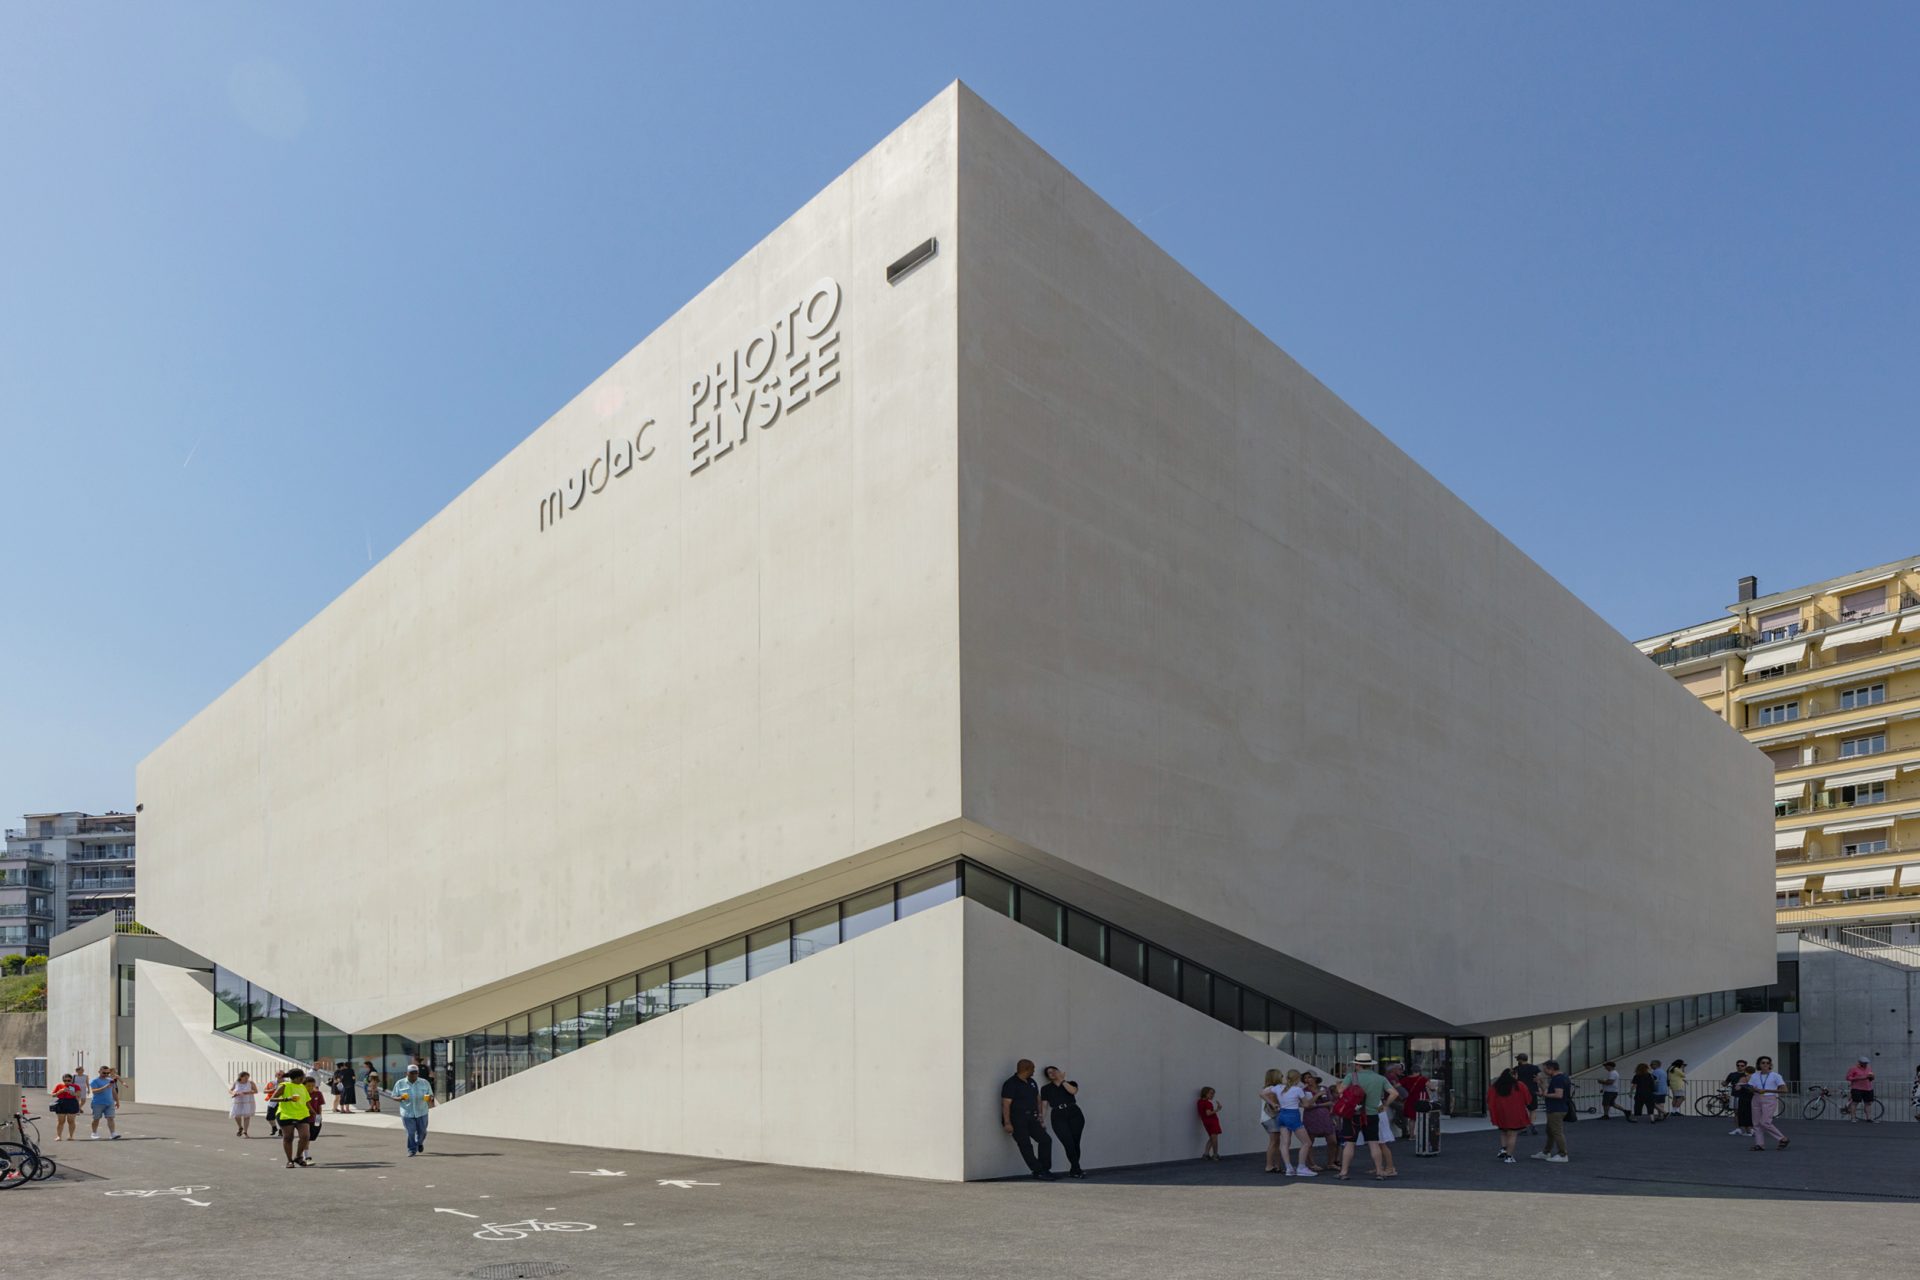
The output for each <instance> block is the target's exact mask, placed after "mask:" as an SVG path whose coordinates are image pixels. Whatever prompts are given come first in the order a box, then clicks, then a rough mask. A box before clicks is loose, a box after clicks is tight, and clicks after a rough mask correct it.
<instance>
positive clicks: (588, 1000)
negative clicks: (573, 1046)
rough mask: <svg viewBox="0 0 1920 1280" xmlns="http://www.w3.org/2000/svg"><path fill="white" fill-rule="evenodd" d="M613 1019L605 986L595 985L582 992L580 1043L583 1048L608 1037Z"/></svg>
mask: <svg viewBox="0 0 1920 1280" xmlns="http://www.w3.org/2000/svg"><path fill="white" fill-rule="evenodd" d="M612 1021H613V1019H612V1016H611V1011H610V1010H609V1009H608V1008H607V989H606V988H605V987H594V988H593V989H592V990H589V991H582V992H581V993H580V1044H581V1046H582V1047H583V1048H584V1047H585V1046H587V1045H590V1044H598V1043H600V1041H602V1040H604V1039H606V1038H607V1029H608V1027H609V1025H611V1023H612Z"/></svg>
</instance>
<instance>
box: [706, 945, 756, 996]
mask: <svg viewBox="0 0 1920 1280" xmlns="http://www.w3.org/2000/svg"><path fill="white" fill-rule="evenodd" d="M746 980H747V940H746V939H745V938H733V939H731V940H729V941H727V942H723V943H721V944H720V945H719V946H717V947H709V948H708V949H707V991H708V993H709V994H711V995H716V996H717V995H719V994H720V993H721V992H722V991H730V990H732V989H733V988H734V987H737V986H739V985H740V984H741V983H743V982H745V981H746Z"/></svg>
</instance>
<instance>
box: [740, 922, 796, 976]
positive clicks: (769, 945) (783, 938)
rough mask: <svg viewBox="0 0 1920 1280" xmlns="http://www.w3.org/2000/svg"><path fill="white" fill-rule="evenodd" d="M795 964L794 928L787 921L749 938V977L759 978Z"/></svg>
mask: <svg viewBox="0 0 1920 1280" xmlns="http://www.w3.org/2000/svg"><path fill="white" fill-rule="evenodd" d="M792 962H793V926H792V925H791V924H789V923H787V922H785V921H782V922H781V923H779V924H777V925H775V926H773V928H771V929H762V930H760V932H758V933H754V934H749V935H748V936H747V977H749V978H757V977H759V976H760V975H761V974H763V973H772V972H773V971H774V970H775V969H784V968H786V967H787V966H788V965H789V964H791V963H792Z"/></svg>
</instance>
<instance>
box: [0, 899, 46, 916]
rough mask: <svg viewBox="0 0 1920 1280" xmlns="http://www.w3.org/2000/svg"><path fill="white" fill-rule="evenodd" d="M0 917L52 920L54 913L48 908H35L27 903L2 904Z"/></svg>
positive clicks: (0, 904) (0, 903) (0, 905)
mask: <svg viewBox="0 0 1920 1280" xmlns="http://www.w3.org/2000/svg"><path fill="white" fill-rule="evenodd" d="M0 916H26V917H27V918H28V919H40V920H51V919H53V912H52V910H51V909H49V908H47V907H35V906H32V905H30V904H28V903H25V902H0Z"/></svg>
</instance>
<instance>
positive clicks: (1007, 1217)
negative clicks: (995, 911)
mask: <svg viewBox="0 0 1920 1280" xmlns="http://www.w3.org/2000/svg"><path fill="white" fill-rule="evenodd" d="M123 1115H124V1119H123V1124H122V1131H123V1132H125V1133H126V1134H127V1135H128V1137H127V1138H126V1139H125V1140H123V1141H119V1142H107V1141H98V1142H90V1141H87V1140H86V1139H84V1138H83V1139H82V1140H81V1141H80V1142H78V1143H74V1144H72V1145H71V1146H69V1145H68V1144H66V1143H60V1144H57V1145H53V1146H50V1150H51V1151H52V1152H53V1153H54V1154H56V1155H57V1157H58V1159H59V1160H60V1162H61V1164H62V1166H63V1173H62V1176H61V1177H60V1178H59V1179H57V1180H55V1181H53V1182H49V1183H45V1184H40V1185H35V1186H28V1187H24V1188H21V1189H19V1190H13V1191H7V1192H5V1193H0V1222H3V1223H4V1224H5V1248H6V1250H7V1255H8V1256H7V1267H6V1273H7V1274H8V1275H11V1276H20V1277H23V1278H24V1277H48V1278H51V1280H65V1278H66V1277H76V1278H77V1277H82V1276H85V1277H90V1278H97V1277H103V1276H138V1277H157V1278H162V1280H164V1278H170V1277H203V1278H206V1280H221V1278H224V1277H242V1276H244V1277H253V1276H258V1275H264V1274H276V1273H285V1272H288V1271H297V1272H302V1273H319V1274H326V1275H328V1276H329V1277H334V1278H337V1280H349V1278H353V1277H361V1276H380V1277H393V1276H406V1277H415V1276H471V1275H511V1274H514V1272H513V1271H511V1270H509V1271H506V1272H497V1271H487V1270H485V1269H486V1268H489V1267H493V1266H497V1265H499V1264H522V1263H536V1264H539V1263H545V1264H559V1265H562V1266H564V1268H565V1269H564V1270H562V1271H548V1272H536V1271H534V1270H532V1269H526V1270H527V1273H528V1274H555V1275H564V1276H578V1277H671V1278H673V1280H680V1278H682V1277H686V1278H689V1280H694V1278H700V1277H709V1276H711V1277H721V1276H726V1277H739V1276H781V1277H791V1276H795V1275H822V1276H834V1277H848V1276H876V1277H879V1276H884V1277H913V1276H929V1277H932V1276H942V1277H944V1276H959V1277H969V1276H979V1277H989V1276H993V1277H998V1276H1011V1275H1018V1274H1052V1275H1056V1276H1078V1275H1089V1276H1092V1275H1097V1276H1102V1277H1118V1278H1122V1280H1124V1278H1126V1277H1140V1278H1142V1280H1167V1278H1168V1277H1176V1276H1177V1277H1187V1276H1266V1275H1271V1274H1273V1272H1274V1269H1275V1267H1276V1266H1283V1267H1285V1268H1286V1269H1287V1270H1289V1271H1297V1272H1298V1273H1299V1274H1307V1275H1329V1276H1332V1275H1339V1276H1383V1277H1384V1276H1396V1277H1399V1276H1423V1277H1433V1276H1440V1277H1456V1276H1457V1277H1468V1276H1474V1277H1478V1276H1485V1275H1492V1274H1507V1275H1518V1274H1525V1273H1527V1272H1532V1271H1542V1270H1547V1269H1551V1271H1552V1273H1553V1274H1554V1275H1555V1276H1556V1277H1557V1278H1559V1280H1564V1278H1567V1277H1589V1276H1592V1277H1600V1276H1637V1275H1645V1274H1648V1273H1649V1272H1651V1271H1654V1270H1658V1271H1659V1272H1661V1273H1662V1274H1665V1275H1675V1276H1735V1275H1745V1274H1750V1273H1752V1272H1753V1271H1754V1270H1755V1269H1756V1268H1764V1269H1765V1270H1766V1271H1768V1272H1769V1273H1772V1274H1792V1273H1794V1272H1795V1271H1805V1272H1808V1273H1810V1269H1811V1268H1813V1267H1816V1266H1818V1267H1820V1268H1822V1269H1823V1270H1824V1269H1832V1268H1835V1267H1844V1268H1846V1269H1847V1270H1849V1271H1860V1270H1862V1269H1864V1270H1865V1272H1866V1273H1867V1274H1894V1273H1905V1272H1907V1271H1910V1270H1911V1263H1912V1259H1913V1258H1914V1256H1915V1250H1916V1241H1920V1125H1908V1124H1901V1125H1882V1126H1874V1127H1871V1128H1868V1127H1856V1126H1848V1125H1842V1124H1835V1123H1831V1122H1828V1123H1821V1124H1813V1123H1802V1124H1799V1125H1797V1126H1795V1127H1794V1129H1793V1137H1794V1142H1793V1145H1792V1147H1791V1148H1790V1149H1789V1150H1788V1151H1787V1152H1785V1153H1782V1154H1775V1153H1772V1152H1768V1153H1767V1154H1765V1155H1755V1154H1753V1153H1752V1152H1750V1151H1748V1150H1747V1149H1746V1144H1745V1143H1744V1142H1743V1141H1742V1140H1740V1139H1737V1138H1733V1137H1729V1136H1728V1135H1727V1127H1728V1126H1727V1125H1726V1124H1725V1123H1723V1122H1714V1121H1707V1120H1698V1119H1689V1120H1686V1121H1682V1122H1679V1123H1674V1124H1667V1125H1662V1126H1660V1127H1659V1128H1657V1129H1656V1128H1653V1127H1652V1126H1649V1125H1645V1124H1642V1125H1638V1126H1634V1127H1631V1128H1630V1127H1628V1126H1627V1125H1625V1124H1622V1123H1620V1122H1619V1121H1617V1120H1614V1121H1608V1122H1605V1123H1601V1122H1599V1121H1594V1120H1588V1121H1584V1122H1582V1123H1580V1124H1578V1125H1576V1126H1575V1127H1574V1129H1573V1131H1572V1134H1571V1144H1572V1147H1573V1152H1574V1160H1573V1162H1572V1163H1570V1164H1567V1165H1564V1166H1559V1165H1548V1164H1544V1163H1541V1162H1537V1161H1522V1162H1521V1163H1520V1164H1518V1165H1513V1166H1508V1165H1502V1164H1499V1163H1497V1162H1496V1161H1494V1160H1493V1159H1491V1158H1490V1152H1491V1150H1492V1148H1493V1145H1494V1142H1493V1138H1492V1136H1491V1135H1490V1134H1486V1133H1472V1134H1454V1135H1450V1136H1449V1138H1448V1149H1447V1150H1446V1152H1445V1153H1444V1154H1443V1155H1442V1156H1440V1157H1439V1158H1437V1159H1415V1158H1413V1157H1412V1154H1411V1150H1410V1148H1409V1147H1408V1146H1407V1145H1406V1144H1400V1145H1399V1146H1398V1147H1397V1148H1396V1150H1397V1151H1398V1152H1399V1153H1400V1155H1401V1160H1400V1167H1401V1170H1402V1174H1401V1177H1400V1178H1399V1179H1398V1180H1397V1181H1392V1182H1373V1181H1369V1180H1367V1179H1366V1178H1365V1176H1364V1174H1362V1173H1360V1172H1358V1171H1356V1174H1355V1178H1354V1181H1353V1182H1351V1183H1349V1184H1344V1185H1342V1184H1338V1183H1336V1182H1335V1181H1334V1180H1333V1179H1331V1178H1326V1177H1322V1178H1318V1179H1313V1180H1307V1181H1298V1182H1296V1181H1294V1180H1292V1179H1282V1178H1278V1177H1269V1176H1267V1175H1265V1174H1263V1173H1262V1172H1261V1162H1260V1160H1259V1159H1258V1158H1257V1157H1243V1158H1238V1159H1232V1160H1227V1161H1224V1162H1222V1163H1220V1164H1219V1165H1205V1164H1201V1163H1199V1162H1193V1163H1189V1164H1181V1165H1173V1166H1166V1165H1162V1166H1154V1167H1150V1168H1138V1169H1129V1170H1112V1171H1107V1172H1102V1173H1097V1174H1096V1175H1095V1176H1094V1177H1091V1178H1089V1179H1087V1180H1086V1181H1084V1182H1069V1181H1064V1180H1063V1181H1061V1182H1058V1183H1048V1184H1036V1183H1033V1182H1031V1181H1025V1180H1023V1181H1019V1182H997V1183H974V1184H965V1185H957V1184H946V1183H931V1182H916V1181H910V1180H904V1179H895V1178H882V1177H872V1176H865V1175H857V1174H840V1173H827V1172H818V1171H810V1170H803V1169H791V1168H782V1167H776V1166H770V1165H750V1164H739V1163H733V1162H721V1161H713V1160H701V1159H693V1158H687V1157H680V1156H663V1155H650V1154H637V1153H633V1152H620V1151H598V1150H591V1149H586V1148H580V1147H567V1146H550V1145H544V1144H539V1143H527V1142H508V1141H499V1140H493V1139H486V1138H462V1137H445V1138H441V1137H435V1138H434V1139H432V1141H431V1150H430V1151H429V1152H428V1154H426V1155H424V1156H422V1157H420V1158H418V1159H409V1158H408V1157H407V1155H406V1150H405V1146H404V1143H403V1140H402V1137H401V1135H400V1133H399V1131H398V1130H397V1129H393V1128H383V1127H373V1126H369V1125H363V1124H351V1123H346V1122H342V1121H339V1120H335V1121H331V1122H329V1123H328V1125H327V1127H326V1136H325V1137H324V1139H323V1140H322V1141H321V1142H320V1144H319V1145H318V1147H317V1149H316V1152H315V1154H316V1155H317V1157H318V1159H319V1160H320V1162H321V1163H320V1165H319V1166H318V1167H316V1168H313V1169H310V1170H290V1169H286V1168H285V1167H283V1166H284V1162H283V1160H282V1158H281V1154H280V1147H279V1144H278V1142H275V1141H270V1140H268V1139H266V1138H264V1137H255V1138H254V1139H252V1140H251V1141H248V1142H244V1143H243V1142H240V1141H237V1140H236V1139H235V1138H234V1137H233V1136H232V1130H231V1128H230V1126H229V1125H228V1124H227V1122H226V1121H225V1120H224V1119H223V1118H222V1117H221V1116H219V1115H217V1114H212V1113H203V1112H194V1111H186V1110H178V1109H173V1108H163V1107H149V1106H139V1105H134V1106H129V1107H126V1108H124V1112H123ZM1101 1119H1102V1117H1099V1116H1098V1115H1096V1116H1095V1117H1094V1118H1093V1121H1092V1123H1091V1124H1090V1125H1089V1129H1088V1151H1089V1155H1090V1162H1091V1163H1093V1164H1095V1165H1096V1166H1097V1153H1098V1148H1099V1143H1098V1136H1099V1129H1100V1122H1101ZM256 1123H258V1122H257V1121H256ZM42 1128H43V1130H44V1131H45V1132H47V1133H48V1134H50V1133H51V1125H50V1124H47V1123H43V1125H42ZM1357 1163H1359V1164H1362V1165H1364V1163H1365V1161H1364V1158H1362V1159H1360V1160H1359V1161H1357ZM555 1223H567V1224H579V1225H578V1226H577V1227H576V1229H573V1230H564V1229H560V1230H556V1229H551V1228H549V1227H547V1226H545V1225H541V1224H555ZM588 1228H590V1229H588Z"/></svg>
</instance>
